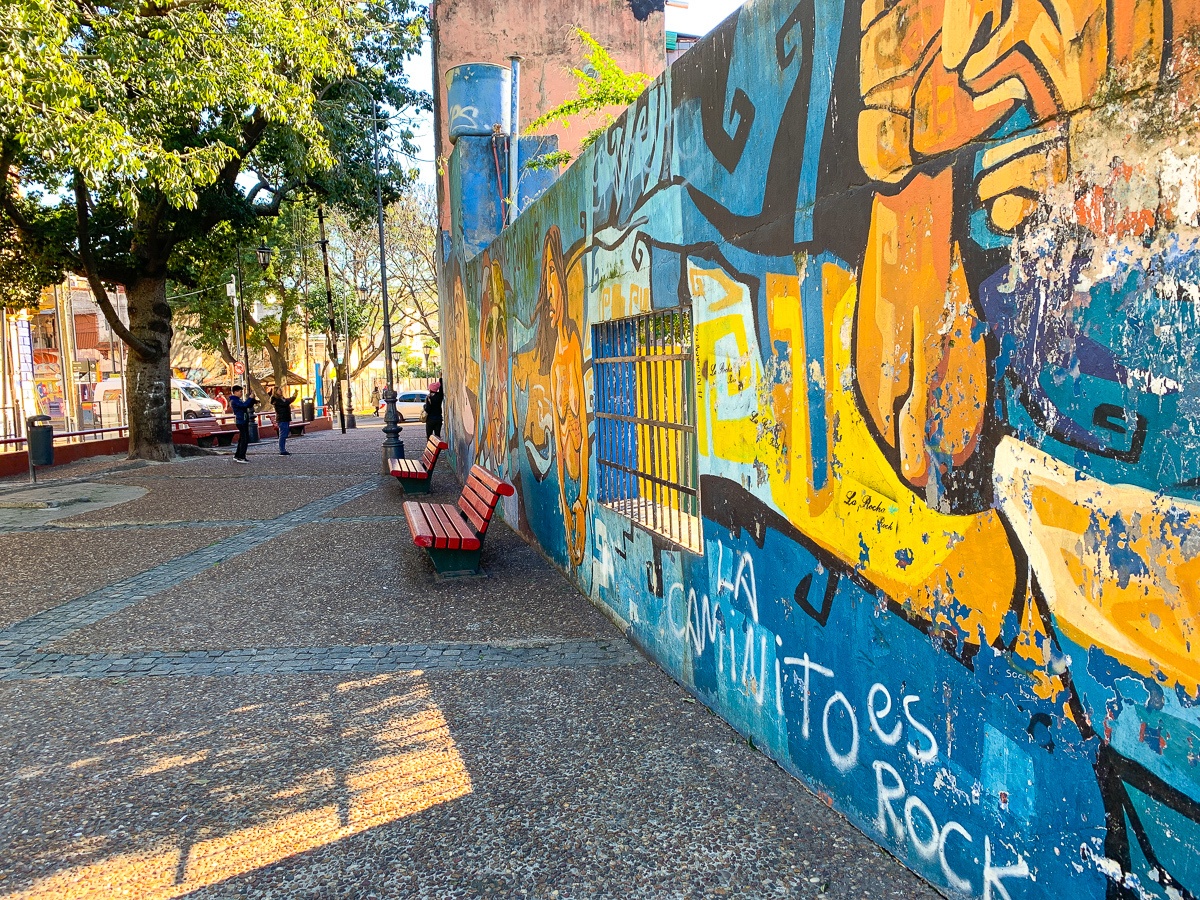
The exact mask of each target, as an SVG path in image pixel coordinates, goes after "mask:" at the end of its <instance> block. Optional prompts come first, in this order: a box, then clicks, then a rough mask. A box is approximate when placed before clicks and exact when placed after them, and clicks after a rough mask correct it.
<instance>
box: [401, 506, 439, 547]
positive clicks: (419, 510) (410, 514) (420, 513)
mask: <svg viewBox="0 0 1200 900" xmlns="http://www.w3.org/2000/svg"><path fill="white" fill-rule="evenodd" d="M424 507H425V504H423V503H417V502H415V501H413V500H408V501H406V502H405V504H404V518H406V519H407V520H408V529H409V531H411V532H412V536H413V543H414V544H416V545H417V546H418V547H432V546H433V545H434V539H435V537H436V535H435V534H434V530H433V528H432V527H431V526H430V524H429V520H428V519H427V518H426V516H425V509H424Z"/></svg>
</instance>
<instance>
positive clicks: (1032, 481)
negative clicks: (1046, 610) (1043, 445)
mask: <svg viewBox="0 0 1200 900" xmlns="http://www.w3.org/2000/svg"><path fill="white" fill-rule="evenodd" d="M996 473H997V476H998V481H997V487H998V502H999V505H1000V508H1001V509H1002V510H1003V511H1004V513H1005V515H1006V516H1007V517H1008V518H1009V520H1010V522H1012V524H1013V526H1014V529H1015V531H1016V533H1017V537H1018V539H1019V540H1020V542H1021V544H1022V545H1023V546H1024V547H1025V550H1026V552H1027V553H1028V555H1029V561H1030V564H1031V566H1032V567H1033V571H1034V572H1035V574H1036V575H1037V579H1038V583H1039V584H1040V585H1041V588H1042V591H1043V592H1044V593H1045V595H1046V599H1047V601H1048V603H1049V605H1050V611H1051V614H1052V615H1053V617H1054V623H1055V625H1056V627H1057V628H1059V629H1060V630H1061V631H1062V633H1063V634H1065V635H1066V636H1067V637H1069V638H1071V640H1073V641H1074V642H1075V643H1077V644H1079V645H1080V646H1082V647H1087V648H1091V647H1099V648H1101V649H1102V650H1104V651H1105V652H1107V653H1108V654H1110V655H1112V656H1114V657H1115V658H1117V659H1119V660H1120V661H1121V662H1123V663H1125V664H1126V665H1128V666H1129V667H1130V668H1131V669H1133V670H1134V671H1136V672H1140V673H1141V674H1143V675H1147V676H1152V677H1158V676H1160V675H1162V676H1165V677H1166V679H1167V680H1168V682H1169V684H1171V685H1175V684H1178V685H1181V686H1182V687H1183V688H1184V689H1185V690H1187V691H1189V692H1195V691H1196V690H1197V689H1200V634H1198V630H1200V556H1198V555H1197V554H1196V551H1195V550H1194V549H1190V550H1189V549H1188V548H1195V547H1196V546H1197V543H1198V541H1200V504H1197V503H1194V502H1189V501H1184V500H1179V499H1176V498H1171V497H1162V496H1158V495H1156V494H1154V493H1153V492H1151V491H1148V490H1145V489H1144V488H1140V487H1135V486H1132V485H1113V484H1107V483H1105V482H1103V481H1100V480H1098V479H1095V478H1091V477H1089V476H1086V475H1084V474H1082V473H1080V472H1079V471H1078V470H1076V469H1074V468H1072V467H1071V466H1068V465H1066V464H1065V463H1061V462H1059V461H1058V460H1055V459H1053V458H1052V457H1050V456H1049V455H1047V454H1045V453H1043V452H1042V451H1040V450H1038V449H1036V448H1034V447H1031V446H1029V445H1027V444H1023V443H1021V442H1020V441H1017V440H1015V439H1013V438H1004V439H1003V440H1002V441H1001V443H1000V446H999V447H998V448H997V454H996ZM1050 498H1053V499H1050ZM1067 506H1074V507H1076V508H1077V509H1079V510H1080V513H1076V514H1074V515H1068V514H1066V513H1065V512H1064V509H1065V507H1067ZM1118 519H1119V522H1118ZM1122 527H1123V528H1124V529H1125V531H1126V535H1127V536H1126V538H1124V539H1121V540H1117V538H1116V537H1115V535H1116V534H1117V533H1118V531H1119V530H1120V528H1122ZM1114 543H1115V544H1116V545H1117V546H1116V547H1115V548H1114V546H1113V545H1114ZM1113 549H1116V550H1117V551H1118V552H1119V553H1120V554H1122V555H1124V554H1125V553H1131V554H1134V555H1135V556H1136V557H1137V558H1138V559H1139V560H1140V561H1141V562H1140V565H1139V566H1138V567H1136V568H1140V569H1141V571H1137V570H1136V569H1135V568H1132V567H1130V566H1129V565H1128V564H1122V562H1121V560H1120V558H1117V557H1116V556H1115V555H1114V553H1113Z"/></svg>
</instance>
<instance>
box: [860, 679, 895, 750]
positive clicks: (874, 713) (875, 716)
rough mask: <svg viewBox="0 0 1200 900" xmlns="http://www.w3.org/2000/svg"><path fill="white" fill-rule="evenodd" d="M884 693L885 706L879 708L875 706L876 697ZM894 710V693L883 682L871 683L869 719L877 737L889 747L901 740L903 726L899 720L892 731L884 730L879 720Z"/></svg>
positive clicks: (868, 701)
mask: <svg viewBox="0 0 1200 900" xmlns="http://www.w3.org/2000/svg"><path fill="white" fill-rule="evenodd" d="M879 694H883V702H884V706H883V708H882V709H878V708H876V706H875V697H876V696H877V695H879ZM891 711H892V695H891V694H890V693H889V692H888V689H887V688H885V687H884V686H883V685H882V684H879V683H875V684H873V685H871V692H870V693H869V694H867V721H868V722H870V723H871V730H872V731H873V732H875V737H877V738H879V739H880V740H881V741H883V742H884V743H885V744H887V745H888V746H889V747H891V746H893V745H895V744H898V743H899V742H900V729H901V728H902V727H903V726H902V725H901V724H900V723H899V722H897V723H896V726H895V727H894V728H893V729H892V730H891V731H884V730H883V728H881V727H880V725H879V720H880V719H882V718H884V717H885V716H887V715H888V714H889V713H890V712H891Z"/></svg>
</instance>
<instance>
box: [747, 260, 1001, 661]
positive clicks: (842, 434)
mask: <svg viewBox="0 0 1200 900" xmlns="http://www.w3.org/2000/svg"><path fill="white" fill-rule="evenodd" d="M822 283H823V285H824V306H825V315H824V321H825V323H826V336H825V361H826V366H827V371H826V373H825V375H824V378H825V391H826V401H827V409H826V422H827V423H828V426H827V427H828V435H827V439H828V442H829V448H830V451H829V453H830V469H831V477H830V480H829V482H828V487H827V489H826V491H825V492H824V494H825V496H823V497H820V498H816V499H817V501H818V502H814V501H813V500H811V499H810V497H809V493H808V491H807V490H806V489H805V488H804V486H803V484H802V483H801V482H800V481H799V479H797V478H796V477H795V474H796V473H797V472H801V471H803V472H806V473H807V472H809V466H810V460H809V458H808V455H807V452H808V451H807V448H808V447H809V446H811V444H810V442H809V440H808V439H807V436H808V435H809V434H810V428H811V419H810V415H809V410H808V403H807V397H808V394H807V388H806V386H805V387H804V389H802V388H801V385H802V384H804V383H803V382H802V381H801V375H800V373H799V372H797V371H795V370H793V372H792V390H791V394H790V409H789V410H788V413H789V418H788V425H787V430H788V432H789V433H790V434H791V435H792V436H793V437H795V436H798V435H805V436H806V440H805V441H804V442H801V441H799V440H793V445H794V446H793V448H792V450H791V453H790V459H789V460H787V461H782V460H779V459H778V457H777V454H775V455H773V454H774V451H773V450H772V449H771V448H770V447H769V446H767V445H760V448H759V450H760V455H761V459H760V461H763V462H767V463H768V467H769V471H770V473H771V476H770V486H771V498H772V500H773V501H774V503H775V505H776V507H777V508H778V509H779V510H780V512H781V514H783V515H784V516H785V517H786V518H787V519H788V520H789V521H790V522H791V523H792V524H793V525H795V526H796V527H797V528H798V529H799V530H800V531H802V532H803V533H804V534H805V535H807V536H808V537H809V539H810V540H812V541H814V542H815V543H816V544H817V545H819V546H820V547H822V548H823V549H824V550H826V551H827V552H828V553H830V554H831V555H833V556H834V557H836V558H837V559H839V560H841V561H842V562H843V563H845V564H846V565H849V566H851V567H853V568H854V569H855V570H856V571H857V572H858V573H859V574H861V575H862V576H863V577H864V578H866V579H867V580H868V581H870V582H871V583H872V584H873V585H875V586H876V587H877V588H879V589H880V590H881V591H883V592H884V593H885V594H887V595H888V596H889V597H890V598H892V599H893V600H895V601H896V602H897V603H899V604H900V605H901V606H902V607H903V608H904V610H905V613H906V615H909V616H911V617H913V618H915V619H918V620H921V621H925V622H930V623H932V624H933V625H934V627H935V628H941V627H949V626H953V627H955V628H958V629H962V630H963V631H965V632H966V633H967V636H968V638H967V639H968V640H973V641H982V642H984V643H991V642H992V641H994V640H996V639H997V638H998V637H999V635H1000V627H1001V624H1002V621H1003V618H1004V615H1005V614H1006V613H1007V612H1008V611H1009V609H1010V608H1011V607H1012V604H1013V599H1014V597H1013V595H1014V591H1015V589H1016V583H1017V579H1016V564H1015V561H1014V559H1013V555H1012V550H1011V548H1010V546H1009V543H1008V537H1007V534H1006V533H1005V530H1004V527H1003V525H1002V523H1001V521H1000V517H999V516H998V515H997V514H996V513H995V511H992V510H989V511H986V512H983V513H979V514H977V515H951V514H947V513H941V512H938V511H937V510H934V509H931V508H930V507H929V506H928V505H927V504H926V503H925V501H924V499H923V498H919V497H917V496H916V495H915V494H913V492H912V491H911V490H910V489H909V488H908V487H907V486H905V485H904V483H903V482H902V481H901V480H900V477H899V475H898V474H897V473H896V471H895V470H894V469H893V468H892V465H891V463H890V462H889V461H888V460H887V458H886V457H885V456H884V455H883V453H882V451H881V450H880V449H879V446H878V444H877V443H876V442H875V439H874V437H873V436H872V434H871V432H870V430H869V428H868V427H867V423H866V420H865V419H864V418H863V415H862V413H861V411H860V410H859V408H858V404H857V401H856V398H855V393H854V387H853V383H854V382H853V377H852V375H853V373H852V368H851V334H852V330H851V325H852V322H853V315H854V308H855V303H856V301H857V287H856V285H855V283H854V282H853V280H852V278H851V276H850V275H849V273H845V272H844V271H841V270H839V269H837V268H836V267H834V266H826V267H825V268H824V269H823V271H822ZM787 309H788V307H787V304H784V303H783V302H779V303H777V305H776V319H774V320H772V325H774V324H775V323H776V322H777V323H778V324H779V326H780V328H781V330H780V331H779V333H775V332H774V331H772V335H771V337H772V341H777V340H790V341H792V342H793V349H792V358H793V360H795V359H797V358H800V359H803V358H804V357H803V355H802V354H799V353H798V352H797V344H796V341H797V336H798V335H801V334H802V331H801V329H800V325H799V323H798V321H796V320H794V319H790V318H789V315H788V312H787ZM800 349H801V350H802V349H803V348H802V344H800ZM835 438H836V439H835ZM802 443H803V446H800V445H801V444H802ZM820 501H826V502H820ZM956 604H961V606H957V605H956Z"/></svg>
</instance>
